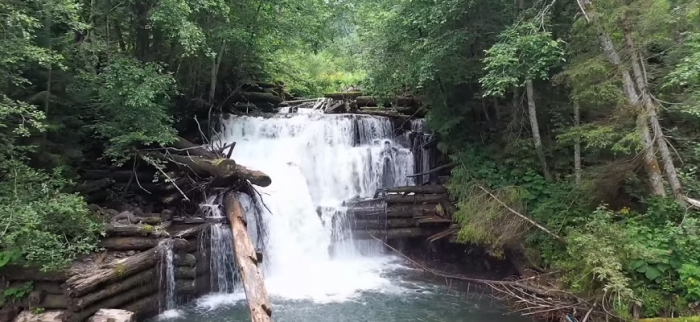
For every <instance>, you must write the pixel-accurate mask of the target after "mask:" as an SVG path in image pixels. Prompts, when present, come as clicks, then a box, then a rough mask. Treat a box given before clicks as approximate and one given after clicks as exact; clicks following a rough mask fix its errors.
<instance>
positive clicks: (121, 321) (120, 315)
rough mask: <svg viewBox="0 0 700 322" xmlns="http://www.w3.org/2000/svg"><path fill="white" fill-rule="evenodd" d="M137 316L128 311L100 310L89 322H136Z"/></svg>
mask: <svg viewBox="0 0 700 322" xmlns="http://www.w3.org/2000/svg"><path fill="white" fill-rule="evenodd" d="M135 315H136V314H134V312H131V311H127V310H117V309H100V310H99V311H97V313H95V315H93V316H92V317H91V318H90V319H89V320H88V322H136V316H135Z"/></svg>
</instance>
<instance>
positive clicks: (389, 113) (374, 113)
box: [353, 110, 410, 120]
mask: <svg viewBox="0 0 700 322" xmlns="http://www.w3.org/2000/svg"><path fill="white" fill-rule="evenodd" d="M353 114H361V115H372V116H382V117H389V118H397V119H401V120H407V119H409V118H410V117H409V116H406V115H402V114H398V113H396V112H393V111H388V110H387V111H354V112H353Z"/></svg>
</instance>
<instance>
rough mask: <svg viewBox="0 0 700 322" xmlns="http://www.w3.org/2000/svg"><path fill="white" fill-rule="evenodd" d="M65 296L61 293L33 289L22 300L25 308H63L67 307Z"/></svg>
mask: <svg viewBox="0 0 700 322" xmlns="http://www.w3.org/2000/svg"><path fill="white" fill-rule="evenodd" d="M67 302H68V301H67V297H66V296H65V295H63V294H49V293H46V292H44V291H41V290H33V291H31V292H30V293H29V296H27V298H26V299H25V300H24V301H22V305H21V306H22V307H24V308H25V309H28V308H34V307H40V308H43V309H47V310H65V309H67V308H68V303H67Z"/></svg>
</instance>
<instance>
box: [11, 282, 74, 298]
mask: <svg viewBox="0 0 700 322" xmlns="http://www.w3.org/2000/svg"><path fill="white" fill-rule="evenodd" d="M26 286H27V282H26V281H22V282H12V283H9V284H7V285H6V286H5V285H2V287H0V293H2V292H4V291H5V290H7V289H11V288H17V289H22V288H25V287H26ZM32 289H33V290H34V291H42V292H44V293H46V294H58V295H60V294H63V288H62V287H61V283H60V282H49V281H32Z"/></svg>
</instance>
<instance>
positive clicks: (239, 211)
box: [225, 194, 272, 322]
mask: <svg viewBox="0 0 700 322" xmlns="http://www.w3.org/2000/svg"><path fill="white" fill-rule="evenodd" d="M225 206H226V212H227V215H228V218H229V222H230V223H231V231H232V232H233V248H234V252H235V256H236V264H238V267H239V270H240V273H241V279H242V281H243V288H244V289H245V294H246V298H247V299H248V308H249V309H250V316H251V320H252V321H253V322H268V321H271V320H272V307H271V306H270V302H269V300H268V297H267V290H266V289H265V284H264V281H263V277H262V272H261V270H260V267H259V266H258V261H257V255H256V253H255V249H254V248H253V244H252V243H251V242H250V238H248V232H247V228H246V221H245V217H244V216H245V215H244V213H243V208H242V207H241V204H240V202H238V200H236V199H235V197H234V196H233V195H232V194H228V195H227V196H226V200H225Z"/></svg>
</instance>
